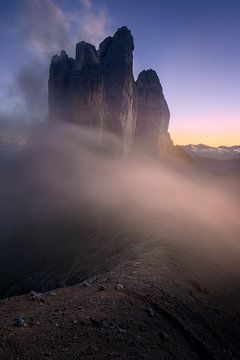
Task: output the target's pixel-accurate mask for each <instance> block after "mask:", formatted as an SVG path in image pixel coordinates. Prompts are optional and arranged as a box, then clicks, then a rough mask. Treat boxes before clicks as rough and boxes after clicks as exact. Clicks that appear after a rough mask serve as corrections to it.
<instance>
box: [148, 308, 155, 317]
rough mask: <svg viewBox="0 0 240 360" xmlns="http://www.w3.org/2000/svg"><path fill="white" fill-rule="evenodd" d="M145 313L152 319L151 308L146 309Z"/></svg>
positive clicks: (152, 312)
mask: <svg viewBox="0 0 240 360" xmlns="http://www.w3.org/2000/svg"><path fill="white" fill-rule="evenodd" d="M146 312H147V314H148V315H149V316H150V317H154V311H153V309H152V308H148V309H147V310H146Z"/></svg>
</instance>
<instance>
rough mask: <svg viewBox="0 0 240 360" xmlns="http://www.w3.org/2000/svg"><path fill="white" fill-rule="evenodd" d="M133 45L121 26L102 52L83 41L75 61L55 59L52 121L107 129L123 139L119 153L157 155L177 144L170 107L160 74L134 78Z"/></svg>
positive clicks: (101, 130) (64, 56)
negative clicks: (170, 131)
mask: <svg viewBox="0 0 240 360" xmlns="http://www.w3.org/2000/svg"><path fill="white" fill-rule="evenodd" d="M133 50H134V42H133V37H132V34H131V32H130V30H129V29H128V28H127V27H122V28H120V29H118V30H117V32H116V33H115V34H114V36H112V37H107V38H106V39H105V40H104V41H103V42H102V43H101V44H100V46H99V50H96V49H95V47H94V46H93V45H91V44H88V43H86V42H84V41H82V42H79V43H78V44H77V45H76V56H75V59H72V58H70V57H68V55H67V54H66V52H65V51H62V52H61V54H60V56H57V55H55V56H54V57H53V58H52V62H51V65H50V73H49V85H48V86H49V118H50V120H51V121H52V120H62V121H68V122H74V123H77V124H80V125H83V126H88V127H94V128H96V129H97V130H99V134H100V141H101V142H102V143H103V142H104V133H105V131H110V132H112V133H114V134H115V135H117V136H118V137H119V139H120V144H121V145H120V149H116V151H117V152H123V153H128V152H129V151H130V150H131V148H132V147H133V146H134V147H135V148H137V147H140V148H141V149H144V151H148V152H150V153H152V154H154V155H158V154H159V152H161V151H165V150H169V149H170V148H171V146H172V142H171V139H170V136H169V134H168V132H167V131H168V123H169V117H170V113H169V109H168V106H167V103H166V100H165V98H164V96H163V92H162V87H161V84H160V81H159V79H158V76H157V74H156V72H155V71H153V70H147V71H146V70H144V71H143V72H141V73H140V74H139V76H138V79H137V81H136V82H135V81H134V77H133Z"/></svg>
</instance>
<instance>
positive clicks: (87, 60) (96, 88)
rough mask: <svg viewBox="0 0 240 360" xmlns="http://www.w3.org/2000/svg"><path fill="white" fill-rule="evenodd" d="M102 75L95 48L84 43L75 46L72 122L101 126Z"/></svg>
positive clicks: (72, 81)
mask: <svg viewBox="0 0 240 360" xmlns="http://www.w3.org/2000/svg"><path fill="white" fill-rule="evenodd" d="M102 97H103V87H102V73H101V68H100V62H99V58H98V54H97V51H96V49H95V47H94V46H93V45H91V44H88V43H86V42H84V41H82V42H79V43H78V44H77V45H76V60H75V61H74V65H73V68H72V74H71V111H70V112H72V114H71V117H72V121H73V122H75V123H79V124H81V125H85V126H99V127H100V126H101V123H102V103H103V99H102Z"/></svg>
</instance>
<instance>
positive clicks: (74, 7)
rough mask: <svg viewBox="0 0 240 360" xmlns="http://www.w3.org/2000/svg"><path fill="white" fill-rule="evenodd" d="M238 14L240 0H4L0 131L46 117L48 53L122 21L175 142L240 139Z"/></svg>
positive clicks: (95, 38)
mask: <svg viewBox="0 0 240 360" xmlns="http://www.w3.org/2000/svg"><path fill="white" fill-rule="evenodd" d="M239 19H240V2H239V1H238V0H201V1H200V0H162V1H161V0H153V1H151V0H141V1H138V0H136V1H130V0H128V1H127V0H121V1H113V0H92V1H91V0H72V1H71V0H16V1H13V0H8V1H7V2H6V1H1V3H0V37H1V58H0V63H1V64H0V65H1V79H0V130H1V123H3V124H4V126H5V127H6V124H9V122H12V123H14V124H17V123H21V122H38V121H40V120H41V119H43V118H44V116H46V111H47V98H46V85H47V76H48V64H49V61H50V58H51V56H52V55H53V54H55V53H57V52H59V50H61V49H62V48H64V49H66V50H67V51H68V52H69V54H70V55H73V54H74V45H75V42H76V41H80V40H83V39H84V40H87V41H90V42H93V43H94V44H95V45H98V44H99V42H100V41H101V40H102V39H103V38H104V37H105V36H106V35H109V34H112V33H114V32H115V31H116V29H117V28H118V27H119V26H122V25H127V26H128V27H129V28H130V29H131V30H132V33H133V35H134V39H135V54H134V56H135V63H134V71H135V76H136V75H137V73H138V72H139V71H141V70H142V69H143V68H153V69H155V70H156V71H157V72H158V74H159V77H160V81H161V83H162V85H163V89H164V93H165V96H166V99H167V102H168V104H169V107H170V111H171V121H170V133H171V135H172V137H173V140H174V141H175V143H200V142H202V143H206V144H210V145H221V144H225V145H231V144H239V143H240V41H239V38H240V21H239ZM4 126H2V127H3V128H4Z"/></svg>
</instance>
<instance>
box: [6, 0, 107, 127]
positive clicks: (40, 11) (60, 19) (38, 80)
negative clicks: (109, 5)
mask: <svg viewBox="0 0 240 360" xmlns="http://www.w3.org/2000/svg"><path fill="white" fill-rule="evenodd" d="M13 20H14V21H13ZM12 22H13V23H14V25H12V24H8V25H5V24H2V25H1V28H0V31H1V32H5V35H7V33H8V34H9V31H10V30H9V29H11V34H12V36H15V34H17V35H18V37H19V38H20V41H21V42H22V48H23V49H24V51H25V53H26V63H25V64H24V65H23V66H22V68H20V70H19V71H18V73H17V74H16V76H15V78H14V80H13V82H12V83H11V84H10V86H9V87H8V88H6V89H5V90H4V91H3V92H2V94H1V103H2V104H3V105H4V106H1V109H0V132H1V128H2V127H1V123H4V128H5V124H6V119H8V121H12V122H13V123H15V122H16V121H19V123H21V119H24V121H23V122H24V127H25V124H26V123H28V124H36V123H38V122H40V121H42V120H44V119H46V117H47V111H48V110H47V80H48V68H49V63H50V59H51V57H52V56H53V55H55V54H57V53H59V52H60V51H61V50H62V49H64V50H66V51H67V52H68V53H69V55H72V54H73V53H74V47H75V43H76V42H78V41H81V40H85V41H88V42H91V43H93V44H94V45H96V46H97V45H98V44H99V42H100V41H102V40H103V39H104V37H105V36H106V35H107V33H108V32H109V15H108V12H107V10H106V9H105V8H103V7H101V6H98V5H97V4H96V3H95V2H93V1H90V0H81V1H79V2H78V3H76V6H75V7H74V10H73V9H72V8H67V9H64V8H63V7H61V5H60V2H58V1H54V0H25V1H24V6H23V8H22V9H21V15H19V17H18V18H17V19H15V18H14V19H12ZM14 26H15V31H14ZM13 108H14V109H13ZM1 119H4V121H1ZM9 128H10V129H11V126H10V127H9Z"/></svg>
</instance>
